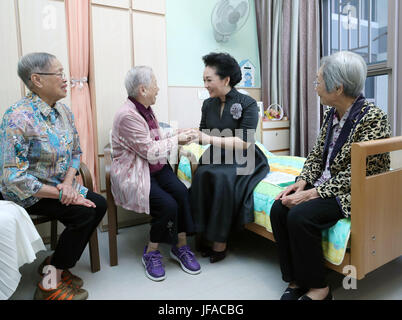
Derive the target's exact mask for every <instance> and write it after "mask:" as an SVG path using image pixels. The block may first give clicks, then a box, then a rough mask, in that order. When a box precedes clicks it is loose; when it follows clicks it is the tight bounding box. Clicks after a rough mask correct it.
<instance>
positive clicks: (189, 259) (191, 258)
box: [170, 246, 201, 274]
mask: <svg viewBox="0 0 402 320" xmlns="http://www.w3.org/2000/svg"><path fill="white" fill-rule="evenodd" d="M170 256H171V258H172V259H174V260H176V261H177V262H178V263H180V266H181V268H182V269H183V270H184V271H185V272H187V273H189V274H199V273H200V272H201V266H200V264H199V263H198V261H197V259H196V258H195V255H194V253H193V252H192V251H191V250H190V247H189V246H183V247H181V248H177V247H175V246H174V247H172V250H170Z"/></svg>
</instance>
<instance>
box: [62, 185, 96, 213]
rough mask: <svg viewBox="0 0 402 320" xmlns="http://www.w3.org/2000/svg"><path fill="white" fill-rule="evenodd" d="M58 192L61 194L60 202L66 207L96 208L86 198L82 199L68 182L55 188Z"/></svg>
mask: <svg viewBox="0 0 402 320" xmlns="http://www.w3.org/2000/svg"><path fill="white" fill-rule="evenodd" d="M56 188H57V190H59V192H60V191H61V192H62V196H61V199H60V202H61V203H62V204H64V205H66V206H69V205H75V206H85V207H88V208H96V205H95V204H94V203H93V202H92V201H91V200H88V199H86V198H84V197H83V196H82V195H81V194H80V193H78V192H77V190H75V188H73V183H72V182H71V183H70V182H69V181H64V182H63V183H60V184H58V185H57V186H56Z"/></svg>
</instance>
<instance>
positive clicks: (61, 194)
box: [59, 190, 63, 202]
mask: <svg viewBox="0 0 402 320" xmlns="http://www.w3.org/2000/svg"><path fill="white" fill-rule="evenodd" d="M62 196H63V190H60V192H59V201H60V202H61V197H62Z"/></svg>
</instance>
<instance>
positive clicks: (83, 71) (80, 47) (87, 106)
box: [65, 0, 97, 191]
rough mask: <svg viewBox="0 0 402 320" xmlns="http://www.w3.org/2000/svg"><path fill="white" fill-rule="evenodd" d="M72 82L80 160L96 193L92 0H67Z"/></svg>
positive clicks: (72, 105) (73, 108) (73, 107)
mask: <svg viewBox="0 0 402 320" xmlns="http://www.w3.org/2000/svg"><path fill="white" fill-rule="evenodd" d="M65 7H66V21H67V33H68V47H69V64H70V79H71V109H72V112H73V114H74V118H75V125H76V127H77V131H78V134H79V137H80V145H81V149H82V152H83V154H82V157H81V161H82V162H84V163H85V164H86V165H87V166H88V169H89V171H90V172H91V174H92V177H93V181H94V190H95V191H96V190H97V188H96V181H97V176H96V172H97V164H96V149H95V137H94V125H93V115H92V106H91V97H90V91H89V86H88V74H89V61H90V57H89V48H90V42H89V41H90V40H89V18H90V16H89V8H90V0H65Z"/></svg>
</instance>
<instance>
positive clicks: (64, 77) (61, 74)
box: [35, 72, 67, 79]
mask: <svg viewBox="0 0 402 320" xmlns="http://www.w3.org/2000/svg"><path fill="white" fill-rule="evenodd" d="M35 74H40V75H43V76H58V77H59V78H61V79H67V78H66V74H65V73H64V72H60V73H50V72H35Z"/></svg>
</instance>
